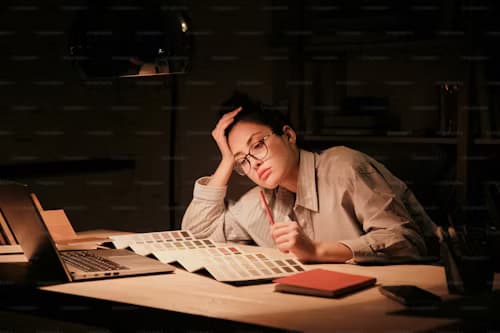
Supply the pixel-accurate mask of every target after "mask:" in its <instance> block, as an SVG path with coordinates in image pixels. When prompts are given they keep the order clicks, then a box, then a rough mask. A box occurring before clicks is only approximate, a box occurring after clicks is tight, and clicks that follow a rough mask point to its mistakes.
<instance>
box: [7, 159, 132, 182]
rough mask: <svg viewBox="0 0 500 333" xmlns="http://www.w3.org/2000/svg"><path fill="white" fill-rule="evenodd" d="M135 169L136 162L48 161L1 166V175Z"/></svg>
mask: <svg viewBox="0 0 500 333" xmlns="http://www.w3.org/2000/svg"><path fill="white" fill-rule="evenodd" d="M133 168H135V161H134V160H128V159H123V160H118V159H109V158H92V159H82V160H73V161H48V162H31V163H18V164H10V165H0V174H1V175H2V178H12V177H20V178H26V177H45V176H61V175H70V174H83V173H94V172H113V171H119V170H127V169H133Z"/></svg>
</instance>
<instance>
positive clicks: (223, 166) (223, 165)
mask: <svg viewBox="0 0 500 333" xmlns="http://www.w3.org/2000/svg"><path fill="white" fill-rule="evenodd" d="M233 164H234V162H233V161H229V160H224V159H223V160H222V161H221V162H220V163H219V166H218V167H217V169H216V170H215V172H214V173H213V175H212V176H210V180H209V181H208V183H207V185H210V186H219V187H222V186H226V185H227V183H228V182H229V178H231V173H232V172H233Z"/></svg>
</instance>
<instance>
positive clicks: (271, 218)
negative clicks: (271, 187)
mask: <svg viewBox="0 0 500 333" xmlns="http://www.w3.org/2000/svg"><path fill="white" fill-rule="evenodd" d="M260 198H261V199H262V203H263V204H264V208H265V209H266V213H267V217H268V218H269V223H270V224H271V225H273V224H274V217H273V213H272V212H271V210H270V209H269V205H268V204H267V200H266V196H265V195H264V191H260Z"/></svg>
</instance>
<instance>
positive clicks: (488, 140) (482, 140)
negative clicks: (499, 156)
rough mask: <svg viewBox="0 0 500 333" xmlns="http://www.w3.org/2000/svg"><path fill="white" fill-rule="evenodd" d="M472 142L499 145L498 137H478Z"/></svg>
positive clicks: (499, 139)
mask: <svg viewBox="0 0 500 333" xmlns="http://www.w3.org/2000/svg"><path fill="white" fill-rule="evenodd" d="M474 143H475V144H477V145H500V138H498V139H497V138H495V139H492V138H479V139H475V140H474Z"/></svg>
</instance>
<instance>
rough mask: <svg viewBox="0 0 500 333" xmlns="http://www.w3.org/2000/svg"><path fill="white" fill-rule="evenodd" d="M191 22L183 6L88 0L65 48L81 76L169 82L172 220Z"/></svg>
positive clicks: (190, 44) (85, 77)
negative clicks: (180, 86)
mask: <svg viewBox="0 0 500 333" xmlns="http://www.w3.org/2000/svg"><path fill="white" fill-rule="evenodd" d="M190 30H191V23H190V20H189V18H188V15H187V13H186V7H185V6H178V5H177V6H174V5H172V6H165V5H163V6H162V5H160V3H159V2H157V1H146V2H140V1H137V0H131V1H127V2H126V5H124V2H123V1H118V0H89V5H88V7H87V8H86V10H83V11H81V12H80V13H79V14H78V15H77V17H76V19H75V21H74V24H73V26H72V28H71V30H70V35H69V54H70V57H71V58H72V59H73V61H74V64H75V65H76V68H77V69H78V71H79V72H80V74H81V76H82V78H83V79H117V78H119V79H139V78H142V77H154V76H161V77H165V79H166V80H168V85H169V88H170V106H171V108H170V109H171V110H170V126H169V135H170V137H169V141H170V142H169V153H170V159H169V176H168V180H169V206H170V214H169V215H170V221H171V223H172V225H173V224H174V223H175V206H176V202H175V159H174V158H173V157H174V156H175V150H176V149H175V138H176V131H175V130H176V127H175V125H176V112H177V108H178V106H177V103H178V98H177V95H178V91H177V78H176V77H177V75H178V74H185V73H187V72H188V71H190V69H191V68H190V67H191V66H190V64H191V56H192V44H193V42H192V38H191V34H190Z"/></svg>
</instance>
